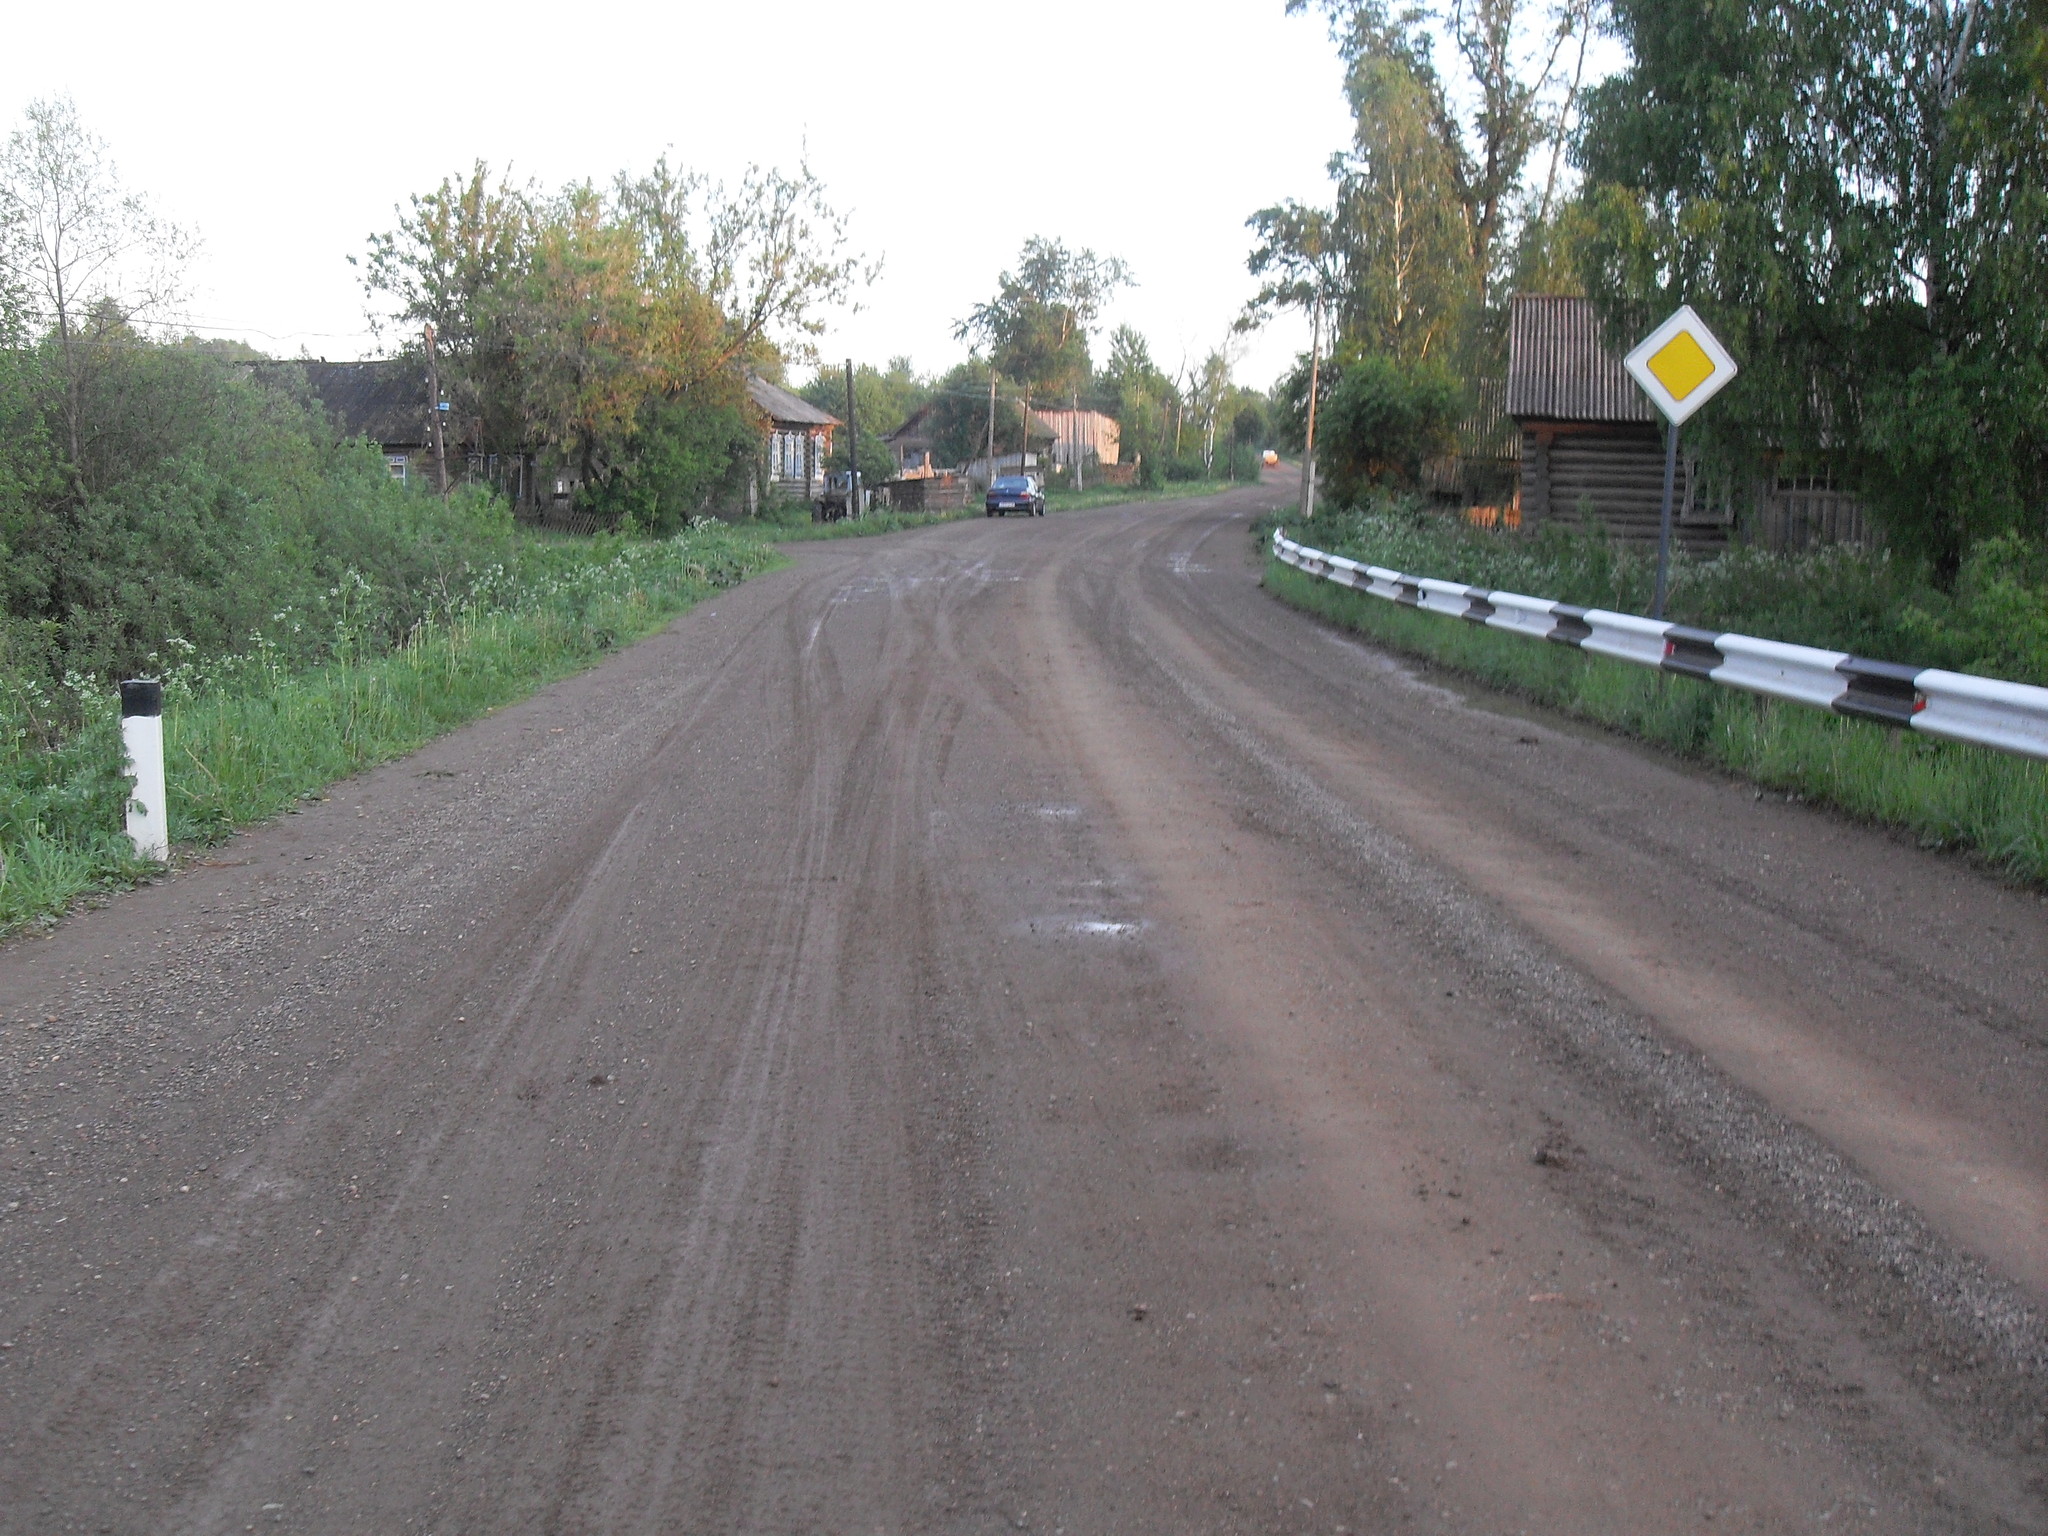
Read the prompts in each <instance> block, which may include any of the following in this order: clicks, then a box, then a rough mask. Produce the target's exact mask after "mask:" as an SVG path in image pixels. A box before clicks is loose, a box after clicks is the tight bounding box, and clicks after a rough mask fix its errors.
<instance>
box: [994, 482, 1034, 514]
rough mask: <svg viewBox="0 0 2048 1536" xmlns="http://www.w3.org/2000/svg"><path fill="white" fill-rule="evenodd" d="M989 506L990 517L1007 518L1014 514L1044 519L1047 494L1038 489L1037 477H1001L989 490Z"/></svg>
mask: <svg viewBox="0 0 2048 1536" xmlns="http://www.w3.org/2000/svg"><path fill="white" fill-rule="evenodd" d="M987 505H988V515H989V516H990V517H1007V516H1008V515H1009V514H1010V513H1012V512H1022V513H1023V514H1024V515H1025V516H1026V517H1043V516H1045V492H1044V491H1042V490H1040V489H1039V488H1038V477H1037V476H1036V475H999V476H997V477H996V481H995V483H994V484H993V485H991V486H990V487H989V488H988V504H987Z"/></svg>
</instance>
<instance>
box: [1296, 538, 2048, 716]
mask: <svg viewBox="0 0 2048 1536" xmlns="http://www.w3.org/2000/svg"><path fill="white" fill-rule="evenodd" d="M1283 521H1285V520H1284V519H1283ZM1267 526H1268V527H1270V526H1271V525H1270V524H1268V525H1267ZM1289 533H1290V535H1291V536H1292V537H1295V538H1299V539H1301V540H1302V541H1303V542H1304V543H1308V544H1312V545H1314V546H1315V547H1316V548H1318V549H1325V550H1328V551H1330V552H1331V553H1332V554H1341V555H1349V556H1351V557H1353V558H1356V559H1369V560H1371V561H1372V562H1373V563H1375V564H1378V565H1385V566H1389V567H1391V568H1393V569H1395V570H1399V571H1404V572H1409V573H1411V574H1414V575H1418V576H1435V577H1439V578H1441V579H1443V580H1446V581H1463V582H1469V583H1470V584H1472V585H1474V586H1480V587H1490V588H1494V589H1496V590H1499V591H1506V592H1521V593H1524V594H1525V595H1527V596H1530V597H1546V598H1555V599H1557V600H1559V601H1561V602H1568V603H1577V604H1579V605H1580V606H1582V607H1587V608H1609V609H1613V610H1615V611H1617V612H1621V613H1646V612H1648V610H1649V604H1650V594H1651V589H1652V586H1653V584H1654V581H1655V575H1656V570H1655V558H1654V554H1653V552H1651V551H1648V550H1642V551H1635V550H1630V549H1627V548H1625V547H1624V546H1622V545H1619V544H1616V543H1615V542H1613V541H1612V540H1611V539H1609V538H1607V537H1606V535H1605V534H1604V533H1603V532H1601V530H1599V529H1598V528H1597V527H1594V526H1592V525H1584V526H1578V527H1573V526H1567V525H1563V524H1556V523H1553V524H1548V525H1546V526H1544V527H1543V528H1541V529H1540V530H1537V531H1534V532H1531V533H1527V534H1514V533H1499V532H1494V531H1491V530H1488V529H1484V528H1479V527H1475V526H1473V525H1472V524H1470V523H1466V522H1464V521H1462V520H1460V519H1458V518H1455V517H1448V516H1444V515H1442V514H1439V513H1434V512H1429V511H1426V510H1423V509H1421V508H1420V507H1418V506H1416V505H1414V504H1413V503H1408V502H1402V501H1398V500H1394V499H1389V498H1380V499H1378V500H1375V501H1373V502H1372V503H1371V504H1369V505H1368V506H1367V507H1366V508H1364V509H1352V510H1348V511H1340V512H1334V513H1324V514H1322V515H1319V516H1318V517H1317V518H1316V520H1315V523H1314V525H1313V526H1312V527H1310V528H1308V529H1307V530H1306V531H1304V530H1303V529H1302V528H1301V527H1300V526H1299V525H1290V527H1289ZM1666 611H1667V614H1668V616H1669V617H1671V618H1673V619H1676V620H1678V621H1679V622H1681V623H1685V624H1694V625H1698V626H1699V627H1700V628H1702V629H1716V630H1735V631H1739V632H1740V633H1743V634H1749V635H1758V636H1762V637H1763V638H1765V639H1769V640H1785V641H1790V642H1792V643H1795V644H1799V645H1814V646H1820V647H1823V648H1825V649H1829V650H1842V651H1850V652H1853V653H1855V654H1857V655H1859V656H1868V657H1872V658H1875V659H1877V660H1882V661H1901V662H1914V663H1918V664H1920V665H1922V666H1934V667H1947V668H1949V669H1950V670H1952V671H1958V672H1976V673H1981V674H1983V675H1985V676H1993V677H2004V678H2009V679H2011V680H2013V681H2015V682H2028V683H2040V684H2044V685H2048V548H2044V547H2043V546H2042V545H2041V544H2040V543H2039V542H2037V541H2034V540H2029V539H2025V538H2022V537H2020V536H2019V535H2016V534H2006V535H2001V536H1999V537H1996V538H1992V539H1988V540H1986V541H1984V542H1983V543H1981V544H1979V545H1978V546H1977V547H1976V548H1975V549H1974V550H1973V551H1972V552H1971V553H1970V555H1969V557H1968V558H1967V559H1966V560H1965V561H1964V564H1963V569H1962V572H1961V575H1960V576H1959V578H1958V579H1957V580H1956V581H1955V583H1954V584H1953V585H1952V586H1948V587H1944V586H1942V585H1940V584H1939V583H1937V581H1936V580H1935V577H1934V575H1933V572H1932V571H1931V570H1930V568H1929V567H1928V566H1927V565H1926V564H1925V563H1923V562H1919V561H1915V560H1911V559H1906V558H1903V557H1899V556H1896V555H1892V554H1888V553H1886V552H1884V551H1882V550H1879V551H1863V550H1858V549H1852V548H1849V547H1847V546H1842V545H1836V546H1831V547H1826V548H1822V549H1817V550H1814V551H1812V552H1811V553H1808V554H1802V555H1777V554H1771V553H1769V552H1767V551H1764V550H1758V549H1750V548H1745V547H1741V546H1738V547H1736V548H1732V549H1729V550H1727V551H1725V552H1724V553H1722V554H1720V555H1717V556H1715V557H1713V558H1712V559H1706V560H1698V559H1691V558H1688V557H1687V556H1685V555H1684V554H1683V553H1682V552H1679V553H1675V554H1674V556H1673V558H1672V566H1671V593H1670V597H1669V600H1668V604H1667V610H1666Z"/></svg>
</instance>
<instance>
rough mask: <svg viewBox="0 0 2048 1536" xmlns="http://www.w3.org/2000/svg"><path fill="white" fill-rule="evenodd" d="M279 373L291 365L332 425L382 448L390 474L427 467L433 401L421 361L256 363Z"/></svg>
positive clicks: (397, 476) (407, 475) (403, 476)
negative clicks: (300, 374)
mask: <svg viewBox="0 0 2048 1536" xmlns="http://www.w3.org/2000/svg"><path fill="white" fill-rule="evenodd" d="M258 366H259V368H262V369H264V370H267V371H270V372H275V373H281V372H282V371H283V370H285V369H297V370H298V371H300V372H302V373H303V374H304V375H305V377H306V386H307V388H308V389H309V390H310V391H311V393H312V395H313V398H314V399H315V400H317V401H319V402H320V406H321V408H322V409H323V410H325V411H326V413H327V416H328V419H329V420H330V421H332V422H333V423H334V429H335V431H336V432H338V433H340V434H341V436H343V437H347V438H355V437H362V438H368V439H369V440H370V441H371V442H373V443H375V444H376V445H377V446H378V447H379V448H381V449H382V450H383V452H384V464H385V467H386V468H387V469H389V470H390V471H391V477H392V478H393V479H394V480H409V479H411V478H412V477H413V476H414V475H417V474H419V473H420V472H421V469H422V466H423V465H424V468H425V471H426V472H427V473H428V474H432V472H433V457H434V434H433V430H432V426H433V417H432V415H431V414H430V413H431V412H432V410H433V402H432V401H431V400H429V399H428V390H427V370H426V367H425V365H424V364H421V363H417V362H408V361H406V360H404V359H392V360H383V361H370V362H356V363H330V362H328V361H326V360H325V359H324V358H323V359H321V360H320V361H319V362H311V361H308V362H302V363H282V364H260V365H258ZM448 446H449V447H450V448H453V447H454V446H455V445H454V444H453V443H450V444H449V445H448Z"/></svg>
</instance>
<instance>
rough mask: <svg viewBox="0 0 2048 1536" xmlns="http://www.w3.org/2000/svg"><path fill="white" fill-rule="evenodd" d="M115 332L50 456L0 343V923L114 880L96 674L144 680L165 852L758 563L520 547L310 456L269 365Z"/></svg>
mask: <svg viewBox="0 0 2048 1536" xmlns="http://www.w3.org/2000/svg"><path fill="white" fill-rule="evenodd" d="M117 339H118V342H119V344H118V345H102V346H101V348H100V353H99V355H98V356H97V357H95V358H93V359H91V363H92V366H90V367H89V368H85V369H80V370H77V373H78V375H79V376H80V377H82V380H83V388H82V400H83V406H84V409H83V410H82V412H81V419H82V420H84V421H85V422H87V423H88V424H89V427H90V430H89V431H88V432H87V433H86V434H85V435H84V436H83V438H82V442H81V452H80V454H79V455H78V459H77V461H76V462H75V463H73V462H72V461H71V460H70V458H69V455H68V453H63V454H60V453H59V451H58V448H57V445H58V443H59V442H60V441H61V439H62V437H63V435H64V434H62V433H60V432H59V431H58V430H56V429H57V427H58V426H59V422H58V420H57V407H58V405H59V404H60V403H61V401H62V398H63V375H62V374H61V373H60V371H59V369H58V368H57V366H56V360H55V359H54V358H53V357H52V356H51V355H50V352H49V349H48V348H47V346H46V347H44V348H41V349H38V348H33V347H26V346H24V347H18V348H15V349H13V350H11V351H0V369H4V379H0V386H4V387H0V413H4V416H5V418H6V419H4V420H0V857H4V861H5V874H4V878H0V932H4V931H6V930H7V929H8V928H11V927H14V926H18V925H19V924H21V923H22V922H24V921H28V920H30V919H33V918H36V917H40V916H45V915H48V914H50V913H52V912H54V911H58V910H61V909H62V907H63V906H64V904H65V903H66V902H68V901H69V900H70V899H71V898H72V897H73V896H75V895H76V894H78V893H79V892H80V891H83V890H86V889H89V888H90V887H92V886H94V885H96V884H103V883H106V882H108V881H119V880H122V879H125V878H130V877H132V876H134V875H135V874H137V873H139V871H140V868H141V866H139V865H137V864H136V862H135V861H134V859H133V857H132V854H131V852H130V849H129V847H128V844H127V841H126V839H125V838H124V837H123V836H122V835H121V826H122V820H123V817H122V807H123V803H124V800H125V797H126V795H127V793H128V787H127V782H126V780H125V779H124V778H123V777H122V776H121V773H120V767H121V751H120V741H119V725H118V705H117V701H116V694H115V684H116V682H117V681H118V680H119V679H120V678H123V677H135V676H155V677H160V678H162V679H163V682H164V685H165V699H166V714H165V736H166V752H167V762H168V767H169V782H170V791H171V832H172V836H173V837H174V838H176V839H180V840H183V839H192V838H207V837H212V836H215V835H218V834H219V833H221V832H223V831H225V830H226V829H228V828H230V827H232V826H234V825H236V824H238V823H242V822H246V821H249V820H251V819H255V818H259V817H263V816H267V815H271V814H274V813H275V812H276V811H278V810H280V809H282V808H283V807H285V806H286V805H288V804H290V803H291V802H292V801H293V800H294V799H296V798H297V797H299V796H302V795H305V794H308V793H311V792H313V791H315V790H317V789H318V788H319V787H320V786H322V785H324V784H326V783H328V782H330V781H332V780H333V779H335V778H338V777H341V776H344V775H346V774H349V773H352V772H355V771H357V770H359V769H361V768H364V767H366V766H369V765H370V764H373V763H376V762H379V761H382V760H384V759H386V758H389V757H392V756H395V755H397V754H399V753H402V752H405V751H408V750H410V749H411V748H413V747H416V746H418V745H420V744H421V743H422V742H424V741H426V740H428V739H430V738H431V737H433V736H434V735H436V734H438V733H440V732H441V731H444V730H446V729H448V728H449V727H451V726H453V725H456V724H459V723H461V722H462V721H464V720H467V719H470V718H473V717H474V716H475V715H477V714H479V713H481V712H482V711H483V710H485V709H488V708H490V707H492V706H494V705H496V704H500V703H504V702H507V701H509V700H511V699H513V698H517V697H519V696H520V695H522V694H524V693H525V692H526V691H528V690H529V689H531V688H532V687H534V686H535V685H536V684H537V683H539V682H541V681H544V680H546V679H547V678H550V677H554V676H559V675H561V674H563V673H564V672H567V671H570V670H572V669H574V668H575V667H577V666H579V665H582V664H584V663H586V662H587V661H589V660H590V659H591V658H593V657H595V656H598V655H600V654H602V653H603V652H605V651H606V650H608V649H610V648H611V647H613V646H615V645H620V644H624V643H626V642H628V641H631V640H633V639H637V638H639V637H640V636H641V635H643V634H646V633H647V632H649V631H650V630H651V629H653V628H655V627H657V626H659V625H660V624H661V623H662V622H664V621H665V620H666V619H667V618H668V617H669V616H671V615H673V614H675V613H676V612H678V611H680V610H681V609H682V608H684V607H686V606H688V605H689V603H690V602H692V601H694V600H695V599H696V598H697V597H699V596H701V595H703V594H704V593H706V592H709V591H712V590H714V589H716V588H717V587H720V586H724V585H728V584H730V583H731V582H734V581H737V580H739V579H740V578H741V577H743V576H745V575H746V574H748V573H749V572H752V571H755V570H759V569H761V568H763V567H764V566H765V565H767V564H769V563H771V562H772V560H773V558H774V556H773V554H772V552H771V551H770V550H769V549H768V548H767V546H766V545H765V544H763V543H762V541H761V540H759V539H758V538H754V537H750V536H748V535H746V534H743V533H738V532H734V531H732V530H729V529H726V528H723V527H721V526H717V525H699V526H696V527H692V528H687V529H683V530H682V531H680V532H678V533H677V534H676V535H675V536H674V537H671V538H668V539H665V540H661V541H658V542H656V541H647V540H641V539H631V538H625V537H608V538H602V539H597V540H581V539H560V538H553V537H548V536H544V535H538V534H534V533H530V532H522V531H520V530H518V529H516V528H515V527H514V525H513V522H512V517H511V514H510V510H509V509H508V508H507V507H506V506H505V504H504V503H503V502H502V501H499V500H497V499H495V498H494V497H492V496H491V495H489V494H488V493H486V492H481V491H469V490H464V491H458V492H456V493H454V494H452V495H450V496H447V497H445V498H444V497H439V496H434V495H431V494H427V493H425V492H424V491H422V490H420V489H418V488H416V487H409V486H406V485H404V484H401V483H399V482H398V481H395V480H393V479H392V478H391V476H390V475H389V473H388V472H387V471H386V469H385V467H384V463H383V460H382V458H381V456H380V455H379V454H378V452H377V451H376V449H375V448H374V447H372V446H370V445H367V444H361V443H345V442H337V441H335V440H334V438H333V435H332V433H331V432H330V431H329V429H328V427H327V425H326V423H325V420H324V418H323V417H322V416H321V415H320V414H319V412H318V410H317V408H316V407H315V406H313V405H312V403H311V402H309V401H308V400H306V399H304V398H303V397H302V395H301V394H299V393H295V392H294V390H293V389H292V388H291V386H290V384H289V375H290V370H276V369H270V370H265V375H264V378H263V379H258V378H255V377H252V375H251V373H250V371H249V370H248V369H246V368H244V367H242V366H240V365H238V364H237V363H235V362H233V361H231V360H229V359H226V358H222V357H219V356H215V355H211V354H210V353H208V352H206V351H204V350H202V349H198V348H193V347H181V346H158V345H152V344H150V343H147V342H145V341H143V340H142V339H141V338H138V337H136V336H134V335H132V334H128V333H125V332H124V333H121V334H120V335H119V336H118V337H117ZM266 381H267V382H266ZM627 510H630V511H633V512H634V513H635V518H636V521H645V522H647V523H653V524H661V523H664V522H673V521H677V519H672V518H669V517H667V515H666V513H665V511H663V510H662V509H660V508H654V509H652V510H650V511H648V512H647V515H645V516H644V517H643V516H642V515H641V514H642V512H643V509H641V508H638V507H634V508H629V509H627Z"/></svg>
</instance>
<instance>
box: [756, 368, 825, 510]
mask: <svg viewBox="0 0 2048 1536" xmlns="http://www.w3.org/2000/svg"><path fill="white" fill-rule="evenodd" d="M747 398H748V399H750V400H751V401H753V403H754V408H755V409H756V410H758V411H759V412H760V413H761V415H762V417H763V418H764V421H765V425H764V428H763V430H764V431H765V433H766V437H767V442H766V448H767V454H766V463H767V469H766V476H765V478H766V480H767V484H768V487H769V489H770V490H771V491H774V492H779V493H780V494H782V495H784V496H787V497H789V498H791V499H792V500H797V501H816V500H817V499H818V498H819V497H820V496H822V495H824V494H825V463H826V460H827V459H828V458H830V457H831V454H832V431H833V429H834V428H835V427H837V426H839V425H840V421H839V418H838V417H837V416H834V415H833V414H831V412H829V411H821V410H819V409H818V408H817V407H816V406H815V405H813V404H811V402H810V401H808V400H806V399H804V398H803V397H802V396H801V395H793V394H791V393H790V392H789V391H788V390H786V389H784V388H783V387H782V386H781V385H780V384H771V383H769V382H768V380H766V379H764V378H762V377H761V376H760V375H759V374H757V373H752V372H750V373H748V375H747Z"/></svg>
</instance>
